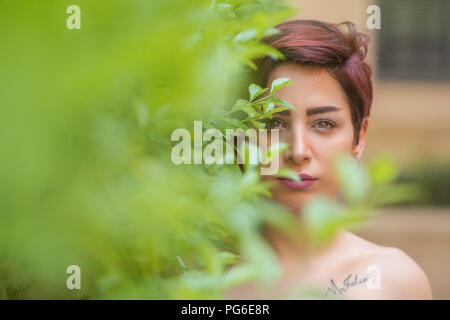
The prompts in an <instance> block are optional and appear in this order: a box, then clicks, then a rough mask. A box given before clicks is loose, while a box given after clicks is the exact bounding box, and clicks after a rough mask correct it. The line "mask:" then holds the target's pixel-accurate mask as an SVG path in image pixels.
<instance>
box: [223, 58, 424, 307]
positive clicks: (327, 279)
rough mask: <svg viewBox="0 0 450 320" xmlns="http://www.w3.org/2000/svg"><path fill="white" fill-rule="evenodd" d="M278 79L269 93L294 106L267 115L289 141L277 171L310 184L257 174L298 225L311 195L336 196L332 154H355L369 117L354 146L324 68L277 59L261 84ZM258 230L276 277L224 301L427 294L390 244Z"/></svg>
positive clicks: (346, 111)
mask: <svg viewBox="0 0 450 320" xmlns="http://www.w3.org/2000/svg"><path fill="white" fill-rule="evenodd" d="M282 77H286V78H290V79H291V80H292V81H293V82H294V84H291V85H287V86H285V87H283V88H281V89H280V90H279V91H277V93H276V96H278V97H280V98H282V99H284V100H286V101H289V102H290V103H291V104H292V105H294V107H295V109H296V110H295V111H291V112H290V113H288V114H284V115H282V114H278V115H277V114H275V115H274V119H273V120H272V121H271V122H270V123H269V124H268V126H269V128H278V129H280V140H281V141H284V142H288V143H289V144H290V145H291V148H290V150H288V151H286V152H285V153H283V154H282V155H281V157H280V159H279V160H280V161H279V164H280V168H289V169H291V170H293V171H294V172H296V173H298V174H300V173H306V174H308V175H310V176H312V177H313V178H315V179H316V181H315V182H314V183H313V184H312V185H311V186H309V187H306V188H303V189H294V188H291V187H289V186H287V185H285V184H283V183H281V182H280V181H279V180H277V179H276V178H275V177H274V176H262V177H263V180H266V181H274V182H275V185H274V187H273V188H272V189H271V191H272V194H273V199H274V200H275V201H277V202H278V203H280V204H281V205H283V206H284V207H285V208H287V209H288V210H290V211H291V212H292V213H293V214H294V215H296V216H297V217H298V221H299V222H300V220H301V208H302V206H303V205H304V204H305V203H307V202H308V201H309V200H311V199H312V198H313V197H314V196H317V195H319V194H325V195H328V196H329V197H331V198H332V199H336V197H337V193H338V184H337V182H336V181H335V180H334V174H333V160H334V157H335V156H336V155H338V154H342V153H349V154H352V155H354V156H355V157H356V158H360V157H361V155H362V152H363V150H364V146H365V141H366V136H367V130H368V126H369V120H368V119H367V118H365V119H364V120H363V122H362V129H361V131H360V132H359V142H358V144H356V143H355V139H354V130H353V124H352V119H351V109H350V106H349V104H348V102H347V99H346V96H345V92H344V91H343V90H342V87H341V86H340V84H339V82H338V81H337V80H336V79H335V78H333V77H332V76H331V75H330V74H329V73H328V72H327V71H326V70H324V69H317V68H313V67H305V66H299V65H295V64H291V63H285V64H282V65H280V66H278V67H277V68H275V69H274V70H273V72H272V74H271V75H270V76H269V78H268V83H267V85H268V86H269V87H270V85H271V82H272V81H273V80H274V79H277V78H282ZM324 107H325V108H324ZM330 107H331V108H330ZM269 141H270V139H269ZM263 235H264V237H265V239H266V240H267V241H268V243H269V244H270V245H271V246H272V247H273V249H274V250H275V252H276V253H277V254H278V256H279V258H280V262H281V264H282V267H283V270H284V275H283V276H282V278H281V279H280V280H279V281H278V282H277V283H276V285H275V287H274V288H271V289H269V290H267V289H265V290H264V289H262V288H259V287H258V286H257V285H255V284H254V283H247V284H243V285H241V286H238V287H235V288H232V289H230V290H228V291H227V292H226V293H225V297H226V298H228V299H278V298H286V295H284V296H283V294H286V292H288V291H289V290H295V289H297V288H302V287H303V288H305V287H312V288H315V289H317V290H319V292H323V295H324V296H323V297H324V298H331V299H333V298H335V299H432V293H431V287H430V284H429V281H428V279H427V277H426V275H425V273H424V272H423V270H422V269H421V268H420V267H419V266H418V265H417V263H415V262H414V261H413V260H412V259H411V258H410V257H409V256H408V255H406V254H405V253H404V252H402V251H401V250H399V249H397V248H393V247H382V246H379V245H376V244H374V243H371V242H369V241H367V240H364V239H362V238H360V237H358V236H356V235H354V234H352V233H350V232H348V231H346V230H340V232H339V233H338V234H337V235H336V237H335V238H334V239H333V240H332V241H331V242H330V243H329V244H327V245H326V246H325V247H323V248H321V249H315V250H311V246H309V244H308V239H307V238H306V237H304V236H299V237H301V238H300V239H298V241H297V242H296V243H294V242H293V241H292V240H290V239H288V238H287V237H286V236H285V235H283V234H282V233H280V232H278V231H276V230H274V229H270V228H267V229H266V230H265V231H264V234H263ZM368 268H369V269H368Z"/></svg>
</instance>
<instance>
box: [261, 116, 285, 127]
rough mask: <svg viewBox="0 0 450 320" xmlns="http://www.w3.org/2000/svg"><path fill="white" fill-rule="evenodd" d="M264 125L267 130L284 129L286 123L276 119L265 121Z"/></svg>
mask: <svg viewBox="0 0 450 320" xmlns="http://www.w3.org/2000/svg"><path fill="white" fill-rule="evenodd" d="M266 125H267V128H268V129H277V128H286V123H285V122H284V121H283V120H281V119H278V118H273V119H269V120H267V122H266Z"/></svg>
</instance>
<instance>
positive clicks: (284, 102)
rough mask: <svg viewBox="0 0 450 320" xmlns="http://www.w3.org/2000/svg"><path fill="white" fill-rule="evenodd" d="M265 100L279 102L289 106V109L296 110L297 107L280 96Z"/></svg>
mask: <svg viewBox="0 0 450 320" xmlns="http://www.w3.org/2000/svg"><path fill="white" fill-rule="evenodd" d="M264 102H265V103H274V104H277V105H279V106H283V107H287V108H289V109H292V110H295V107H294V106H293V105H292V104H290V103H289V102H287V101H285V100H283V99H281V98H278V97H272V98H268V99H264Z"/></svg>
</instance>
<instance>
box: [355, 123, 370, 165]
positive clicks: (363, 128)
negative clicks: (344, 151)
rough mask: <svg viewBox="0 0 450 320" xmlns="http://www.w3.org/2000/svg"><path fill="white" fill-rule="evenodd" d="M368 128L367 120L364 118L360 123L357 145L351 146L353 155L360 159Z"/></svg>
mask: <svg viewBox="0 0 450 320" xmlns="http://www.w3.org/2000/svg"><path fill="white" fill-rule="evenodd" d="M368 128H369V119H368V118H367V117H365V118H364V119H363V121H362V123H361V130H359V140H358V144H357V145H354V146H353V150H352V153H353V155H354V156H355V157H356V158H358V159H360V158H361V155H362V153H363V151H364V147H365V145H366V137H367V129H368Z"/></svg>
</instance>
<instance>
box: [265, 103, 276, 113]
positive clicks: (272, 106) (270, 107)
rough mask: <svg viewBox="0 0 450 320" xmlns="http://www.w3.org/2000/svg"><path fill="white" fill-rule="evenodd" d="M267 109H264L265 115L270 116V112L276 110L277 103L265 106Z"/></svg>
mask: <svg viewBox="0 0 450 320" xmlns="http://www.w3.org/2000/svg"><path fill="white" fill-rule="evenodd" d="M264 106H265V109H264V113H265V114H268V113H270V111H272V109H273V108H275V103H273V102H271V103H269V104H264Z"/></svg>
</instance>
